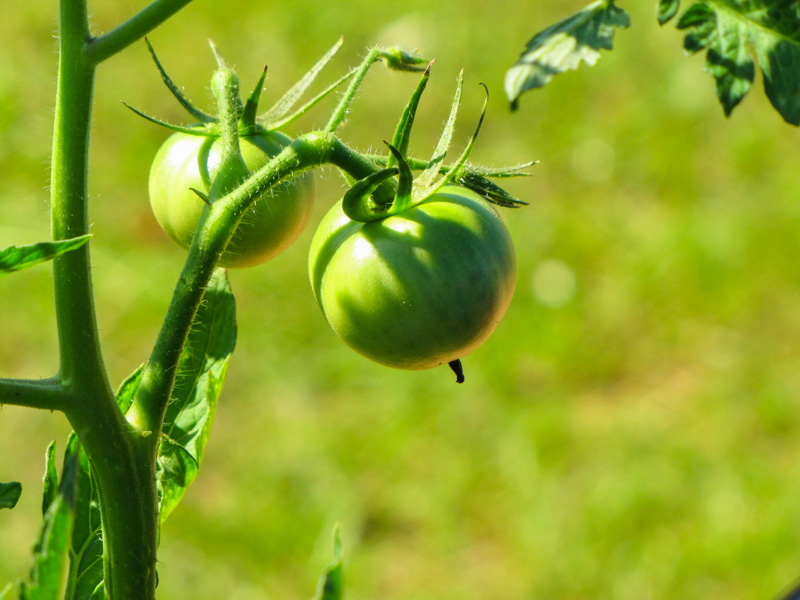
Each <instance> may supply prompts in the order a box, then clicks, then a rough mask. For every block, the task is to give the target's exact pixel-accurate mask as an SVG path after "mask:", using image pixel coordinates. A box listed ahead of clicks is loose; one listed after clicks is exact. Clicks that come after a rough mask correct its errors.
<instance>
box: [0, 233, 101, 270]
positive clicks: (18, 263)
mask: <svg viewBox="0 0 800 600" xmlns="http://www.w3.org/2000/svg"><path fill="white" fill-rule="evenodd" d="M91 237H92V236H91V234H88V235H83V236H81V237H77V238H72V239H69V240H59V241H56V242H40V243H38V244H31V245H29V246H9V247H8V248H6V249H4V250H0V277H2V276H3V275H8V274H9V273H13V272H14V271H22V270H23V269H28V268H30V267H33V266H36V265H38V264H40V263H43V262H47V261H48V260H53V259H54V258H56V257H58V256H61V255H62V254H64V253H65V252H70V251H71V250H75V249H77V248H80V247H81V246H83V245H84V244H85V243H86V242H88V241H89V238H91Z"/></svg>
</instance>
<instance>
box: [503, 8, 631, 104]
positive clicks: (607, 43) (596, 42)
mask: <svg viewBox="0 0 800 600" xmlns="http://www.w3.org/2000/svg"><path fill="white" fill-rule="evenodd" d="M629 25H630V17H629V16H628V13H626V12H625V11H624V10H623V9H621V8H619V7H617V6H615V5H614V0H600V1H599V2H594V3H592V4H590V5H589V6H587V7H586V8H584V9H583V10H581V11H580V12H578V13H576V14H574V15H573V16H571V17H569V18H567V19H564V20H563V21H560V22H559V23H556V24H555V25H553V26H552V27H548V28H547V29H545V30H544V31H542V32H540V33H538V34H536V35H535V36H533V38H531V40H530V41H529V42H528V44H527V50H526V51H525V52H523V53H522V55H521V56H520V57H519V60H517V62H516V63H515V64H514V66H512V67H511V68H510V69H509V70H508V72H507V73H506V80H505V88H506V96H507V97H508V100H509V102H511V107H512V109H514V108H516V106H517V101H518V99H519V97H520V95H522V94H523V93H524V92H526V91H528V90H531V89H534V88H538V87H543V86H545V85H547V83H548V82H549V81H550V80H551V79H552V78H553V76H554V75H558V74H560V73H564V72H565V71H569V70H574V69H577V68H578V67H579V66H580V64H581V62H585V63H586V64H588V65H590V66H592V65H594V64H595V63H596V62H597V61H598V59H599V58H600V50H611V48H612V45H613V40H614V34H615V33H616V30H617V29H618V28H625V27H628V26H629Z"/></svg>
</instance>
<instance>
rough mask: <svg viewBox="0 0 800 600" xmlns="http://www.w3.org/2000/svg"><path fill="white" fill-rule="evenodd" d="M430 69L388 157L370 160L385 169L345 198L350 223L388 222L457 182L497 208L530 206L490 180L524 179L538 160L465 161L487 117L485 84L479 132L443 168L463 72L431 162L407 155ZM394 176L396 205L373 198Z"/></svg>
mask: <svg viewBox="0 0 800 600" xmlns="http://www.w3.org/2000/svg"><path fill="white" fill-rule="evenodd" d="M432 66H433V62H431V63H429V64H428V67H427V68H426V69H425V72H424V73H423V75H422V77H421V79H420V81H419V83H418V85H417V87H416V88H415V90H414V91H413V93H412V94H411V97H410V99H409V101H408V104H407V105H406V107H405V109H404V110H403V113H402V115H401V116H400V120H399V122H398V124H397V127H396V129H395V132H394V136H393V138H392V141H391V143H390V142H386V141H384V143H385V144H386V146H387V148H388V149H389V154H388V156H385V157H384V156H375V155H372V156H370V159H371V160H372V161H373V162H375V163H376V166H378V167H383V168H382V169H380V170H379V171H377V172H376V173H374V174H372V175H370V176H368V177H365V178H363V179H361V180H359V181H357V182H355V184H354V185H353V186H352V187H351V188H350V190H349V191H348V192H347V193H346V194H345V196H344V199H343V203H342V209H343V211H344V213H345V214H346V215H347V216H348V217H349V218H350V219H352V220H354V221H361V222H370V221H377V220H380V219H385V218H387V217H390V216H392V215H396V214H399V213H401V212H404V211H406V210H408V209H410V208H413V207H414V206H417V205H419V204H421V203H422V202H424V201H425V200H426V199H427V198H429V197H431V196H433V195H434V194H436V193H437V192H438V191H439V190H440V189H441V188H442V187H444V186H445V185H448V184H457V185H461V186H462V187H465V188H468V189H470V190H472V191H474V192H476V193H478V194H479V195H480V196H481V197H482V198H484V199H486V200H488V201H489V202H492V203H493V204H497V205H499V206H504V207H508V208H515V207H518V206H522V205H525V204H527V202H523V201H521V200H518V199H516V198H515V197H514V196H512V195H511V194H510V193H509V192H507V191H506V190H504V189H503V188H501V187H500V186H499V185H497V184H495V183H493V182H492V181H490V179H489V178H490V177H514V176H520V175H524V174H525V173H522V172H521V171H522V170H523V169H525V168H527V167H530V166H532V165H533V164H535V162H536V161H531V162H527V163H523V164H521V165H515V166H512V167H500V168H491V167H479V166H473V165H467V159H468V158H469V155H470V152H471V151H472V148H473V146H474V145H475V141H476V139H477V137H478V134H479V133H480V130H481V126H482V125H483V120H484V118H485V116H486V108H487V104H488V100H489V91H488V89H487V88H486V86H485V85H483V84H481V85H482V86H483V88H484V91H485V98H484V102H483V107H482V108H481V114H480V117H479V119H478V123H477V125H476V127H475V131H474V132H473V134H472V136H471V137H470V138H469V140H468V141H467V144H466V146H465V148H464V150H463V151H462V153H461V155H460V156H459V157H458V158H457V159H456V161H455V162H454V163H453V164H451V165H445V164H444V159H445V157H446V155H447V153H448V151H449V149H450V146H451V142H452V137H453V131H454V129H455V122H456V116H457V113H458V108H459V105H460V102H461V93H462V89H463V84H464V72H463V71H461V73H459V76H458V80H457V85H456V91H455V94H454V96H453V101H452V105H451V108H450V115H449V117H448V119H447V122H446V124H445V126H444V129H443V130H442V133H441V136H440V137H439V141H438V143H437V145H436V148H435V149H434V151H433V155H432V156H431V158H430V159H429V160H428V161H427V162H423V161H419V160H415V159H412V158H409V157H408V146H409V140H410V137H411V130H412V127H413V124H414V119H415V117H416V113H417V108H418V106H419V102H420V99H421V98H422V93H423V92H424V90H425V88H426V86H427V84H428V79H429V78H430V72H431V67H432ZM414 170H418V171H420V173H419V175H418V176H417V177H416V179H415V178H414V176H413V171H414ZM394 177H397V183H396V184H395V187H394V195H393V199H392V201H391V202H389V203H380V202H378V201H376V199H375V197H374V196H373V194H374V192H375V191H376V190H378V189H379V188H381V187H382V186H385V185H386V184H387V183H388V182H389V181H390V180H391V179H392V178H394Z"/></svg>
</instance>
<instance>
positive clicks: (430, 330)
mask: <svg viewBox="0 0 800 600" xmlns="http://www.w3.org/2000/svg"><path fill="white" fill-rule="evenodd" d="M309 274H310V278H311V286H312V289H313V291H314V295H315V296H316V298H317V302H318V303H319V305H320V308H321V309H322V311H323V313H324V314H325V317H326V319H327V320H328V322H329V323H330V325H331V327H332V328H333V329H334V331H336V333H337V334H338V335H339V336H340V337H341V338H342V339H343V340H344V341H345V343H347V344H348V345H349V346H351V347H352V348H353V349H354V350H356V351H357V352H359V353H360V354H362V355H364V356H366V357H367V358H370V359H372V360H374V361H375V362H378V363H381V364H384V365H387V366H390V367H395V368H400V369H412V370H418V369H429V368H433V367H436V366H439V365H442V364H446V363H449V362H450V361H453V360H455V359H458V358H461V357H463V356H464V355H466V354H468V353H469V352H471V351H472V350H474V349H475V348H477V347H478V346H479V345H480V344H481V343H482V342H483V341H484V340H485V339H486V338H487V337H488V336H489V334H490V333H491V332H492V331H493V330H494V328H495V326H496V325H497V323H498V322H499V321H500V318H501V317H502V316H503V314H504V313H505V311H506V308H508V305H509V303H510V301H511V297H512V295H513V292H514V286H515V283H516V257H515V253H514V246H513V244H512V241H511V237H510V236H509V234H508V231H507V229H506V227H505V225H504V224H503V221H502V219H501V218H500V216H499V215H498V214H497V211H496V210H495V209H494V208H493V207H492V206H491V205H490V204H489V203H487V202H486V201H484V200H483V199H482V198H480V197H479V196H478V195H477V194H475V193H473V192H471V191H469V190H466V189H464V188H461V187H458V186H445V187H444V188H442V189H441V190H440V191H439V192H437V193H436V194H434V195H432V196H431V197H429V198H427V199H426V200H425V201H424V202H422V203H421V204H418V205H417V206H415V207H413V208H411V209H409V210H407V211H404V212H402V213H400V214H397V215H394V216H390V217H387V218H385V219H382V220H379V221H373V222H370V223H361V222H358V221H352V220H350V219H349V218H348V217H347V216H346V215H345V214H344V213H343V212H342V206H341V202H339V203H338V204H337V205H335V206H334V207H333V208H332V209H331V210H330V211H329V212H328V214H327V215H326V216H325V217H324V218H323V220H322V222H321V224H320V226H319V229H318V230H317V232H316V233H315V235H314V238H313V240H312V242H311V250H310V256H309Z"/></svg>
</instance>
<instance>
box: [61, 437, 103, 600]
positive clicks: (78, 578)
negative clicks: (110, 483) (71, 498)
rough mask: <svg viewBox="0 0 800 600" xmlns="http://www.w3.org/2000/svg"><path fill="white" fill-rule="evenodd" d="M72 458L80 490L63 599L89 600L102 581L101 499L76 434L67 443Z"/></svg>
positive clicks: (78, 491)
mask: <svg viewBox="0 0 800 600" xmlns="http://www.w3.org/2000/svg"><path fill="white" fill-rule="evenodd" d="M72 455H74V456H76V457H77V477H78V489H77V498H76V502H75V525H74V528H73V531H72V550H71V551H70V571H69V573H70V575H69V581H68V586H67V593H66V595H65V596H64V597H65V598H66V600H89V599H90V598H91V597H92V594H93V592H94V590H95V589H96V588H97V586H98V585H99V584H100V583H101V582H102V581H103V537H102V529H101V523H100V518H101V517H100V499H99V495H98V492H97V486H96V485H95V482H94V477H93V476H92V472H91V468H90V466H89V459H88V457H87V456H86V453H85V452H84V451H83V448H82V447H81V445H80V443H79V441H78V436H77V435H76V434H75V433H74V432H73V433H72V434H71V435H70V436H69V439H68V440H67V456H72ZM65 460H66V459H65Z"/></svg>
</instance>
